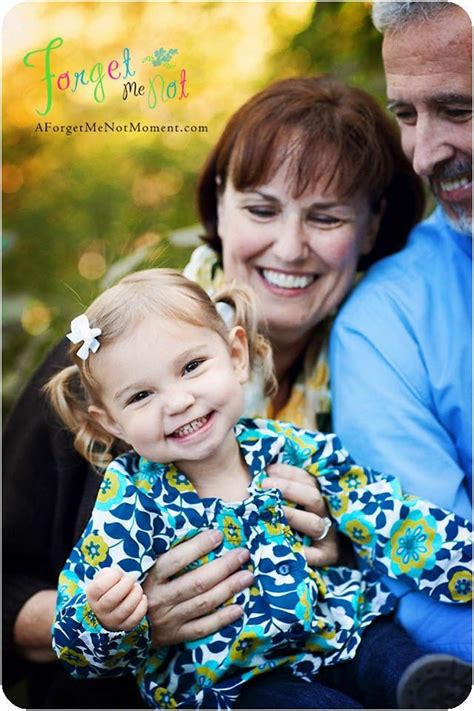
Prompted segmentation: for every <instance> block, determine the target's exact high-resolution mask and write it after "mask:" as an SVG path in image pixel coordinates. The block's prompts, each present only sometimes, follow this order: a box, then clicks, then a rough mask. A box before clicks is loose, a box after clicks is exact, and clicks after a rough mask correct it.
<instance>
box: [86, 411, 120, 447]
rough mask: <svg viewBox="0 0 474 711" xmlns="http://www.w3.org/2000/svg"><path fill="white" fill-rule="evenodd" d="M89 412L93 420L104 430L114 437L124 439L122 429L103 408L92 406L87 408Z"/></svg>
mask: <svg viewBox="0 0 474 711" xmlns="http://www.w3.org/2000/svg"><path fill="white" fill-rule="evenodd" d="M87 411H88V413H89V415H90V416H91V417H92V419H93V420H95V421H96V422H97V424H98V425H100V426H101V427H102V429H103V430H105V431H106V432H108V433H109V434H111V435H112V436H113V437H117V438H118V439H124V437H123V430H122V428H121V427H120V425H119V424H118V423H117V422H115V420H113V419H112V418H111V417H110V416H109V415H108V414H107V412H106V411H105V410H103V409H102V408H101V407H97V406H96V405H90V406H89V407H88V408H87Z"/></svg>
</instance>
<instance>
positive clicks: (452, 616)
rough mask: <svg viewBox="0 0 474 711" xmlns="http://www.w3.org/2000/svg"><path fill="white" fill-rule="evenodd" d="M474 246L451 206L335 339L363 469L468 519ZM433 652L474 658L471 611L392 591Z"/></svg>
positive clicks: (364, 290) (340, 388)
mask: <svg viewBox="0 0 474 711" xmlns="http://www.w3.org/2000/svg"><path fill="white" fill-rule="evenodd" d="M471 276H472V241H471V238H470V237H469V236H467V235H464V234H461V233H458V232H456V231H455V230H454V229H453V228H452V227H451V226H450V224H449V223H448V222H447V220H446V217H445V215H444V213H443V211H442V209H441V208H440V207H438V208H437V209H436V210H435V211H434V213H433V214H432V215H431V216H430V217H429V218H428V219H427V220H425V221H424V222H422V223H421V224H420V225H418V226H417V227H415V229H414V230H413V231H412V233H411V235H410V238H409V241H408V244H407V246H406V247H405V248H404V249H403V250H402V251H401V252H399V253H398V254H395V255H393V256H392V257H388V258H387V259H384V260H383V261H381V262H379V263H378V264H376V265H374V266H373V267H372V268H371V269H370V270H369V272H368V274H367V275H366V276H365V278H364V279H363V280H362V282H361V283H360V285H359V286H358V287H357V288H356V289H355V290H354V292H353V293H352V295H351V296H350V298H349V299H348V301H347V303H346V304H345V305H344V307H343V308H342V309H341V311H340V313H339V316H338V317H337V319H336V322H335V325H334V328H333V331H332V335H331V351H330V358H331V374H332V383H331V392H332V397H333V418H334V430H335V432H337V433H338V435H339V436H340V437H341V439H342V441H343V444H344V445H345V447H346V448H347V449H348V450H349V451H350V452H351V454H352V455H353V457H354V458H355V459H356V461H358V462H360V463H361V464H363V465H368V466H371V467H374V468H375V469H378V470H379V471H381V472H384V473H393V474H395V475H396V476H398V477H399V478H400V480H401V481H402V484H403V486H404V489H405V491H406V492H412V493H414V494H418V495H419V496H423V497H424V498H426V499H429V500H431V501H432V502H433V503H436V504H438V505H440V506H443V507H445V508H448V509H450V510H452V511H454V512H456V513H457V514H459V515H461V516H463V517H464V518H470V517H471V508H472V503H471V502H472V496H471V491H472V410H471V396H472V367H471V366H472V281H471ZM390 587H391V588H392V590H394V592H397V593H398V594H400V595H401V596H402V597H401V600H400V605H399V610H398V619H399V621H400V622H401V624H403V626H404V627H405V628H406V629H407V630H408V631H409V632H410V634H411V635H412V636H413V637H414V638H415V639H416V640H417V641H418V642H419V643H420V644H421V645H422V646H423V647H424V648H425V649H426V650H431V651H443V652H447V653H451V654H455V655H457V656H459V657H462V658H463V659H466V660H469V661H471V659H472V649H471V608H470V606H468V605H466V606H463V605H462V606H459V605H458V606H449V605H447V604H444V603H439V602H435V601H433V600H430V598H428V597H427V596H426V595H424V594H422V593H418V592H412V591H410V590H409V589H408V588H407V587H406V586H404V585H403V586H402V585H401V584H400V583H391V584H390Z"/></svg>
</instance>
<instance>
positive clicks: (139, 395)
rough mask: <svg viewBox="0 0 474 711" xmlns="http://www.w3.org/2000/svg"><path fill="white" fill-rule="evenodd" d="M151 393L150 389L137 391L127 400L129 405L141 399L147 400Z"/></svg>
mask: <svg viewBox="0 0 474 711" xmlns="http://www.w3.org/2000/svg"><path fill="white" fill-rule="evenodd" d="M149 395H150V391H149V390H140V392H139V393H135V395H132V397H131V398H130V400H129V401H128V402H127V405H132V404H133V403H134V402H140V401H141V400H145V399H146V398H147V397H148V396H149Z"/></svg>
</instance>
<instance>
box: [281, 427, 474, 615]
mask: <svg viewBox="0 0 474 711" xmlns="http://www.w3.org/2000/svg"><path fill="white" fill-rule="evenodd" d="M278 431H280V432H282V433H283V434H284V435H285V438H286V445H285V452H284V455H283V457H282V458H281V461H282V462H284V463H288V464H293V465H294V466H299V467H302V468H304V469H305V470H306V471H307V472H308V473H309V474H312V475H313V476H315V477H316V478H317V480H318V484H319V488H320V490H321V493H322V495H323V497H324V499H325V501H326V503H327V505H328V508H329V511H330V514H331V517H332V518H333V520H334V522H335V523H336V526H337V529H338V530H339V531H340V532H341V533H343V534H345V535H346V536H348V538H349V539H350V540H351V541H352V543H353V544H354V548H355V551H356V553H357V554H358V555H359V556H360V559H361V564H362V565H363V566H364V565H369V566H370V567H371V568H372V569H373V570H374V571H375V572H376V573H377V574H378V575H380V576H382V575H388V576H389V577H391V578H394V579H397V580H400V581H403V582H405V583H408V585H409V586H410V587H411V588H415V589H418V590H420V591H423V592H425V593H427V594H428V595H430V596H431V597H433V598H435V599H437V600H440V601H441V602H469V601H470V600H471V599H472V573H471V562H472V525H471V524H470V522H469V521H466V520H465V519H463V518H462V517H461V516H457V515H456V514H454V513H451V512H450V511H446V510H444V509H442V508H440V507H438V506H436V505H434V504H432V503H430V502H429V501H425V500H424V499H421V498H419V497H417V496H412V495H408V494H405V493H404V492H403V490H402V487H401V485H400V482H399V480H398V479H397V478H396V477H394V476H391V475H389V474H387V475H384V474H379V473H378V472H376V471H374V470H373V469H369V468H366V467H361V466H358V465H357V464H356V463H355V462H354V460H353V459H352V457H351V456H350V455H349V454H348V452H347V451H346V450H345V449H343V448H342V446H341V443H340V441H339V439H338V437H337V436H336V435H334V434H330V435H324V434H322V433H314V432H309V431H305V430H299V429H298V428H296V427H294V426H293V425H290V424H286V423H285V424H280V425H279V426H278Z"/></svg>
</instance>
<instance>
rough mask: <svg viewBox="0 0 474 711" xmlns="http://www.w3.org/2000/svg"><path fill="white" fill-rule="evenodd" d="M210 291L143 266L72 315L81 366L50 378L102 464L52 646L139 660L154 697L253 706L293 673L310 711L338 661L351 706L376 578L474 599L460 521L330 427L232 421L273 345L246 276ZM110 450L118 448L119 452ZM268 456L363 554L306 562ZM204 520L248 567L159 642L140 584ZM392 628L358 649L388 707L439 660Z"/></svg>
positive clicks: (107, 661)
mask: <svg viewBox="0 0 474 711" xmlns="http://www.w3.org/2000/svg"><path fill="white" fill-rule="evenodd" d="M215 302H216V303H214V302H213V301H212V300H211V299H210V298H209V297H208V296H207V294H206V293H205V292H204V291H203V290H202V289H201V288H200V287H199V286H198V285H196V284H195V283H193V282H191V281H188V280H187V279H186V278H185V277H183V276H181V275H180V274H178V273H176V272H173V271H171V270H164V269H150V270H146V271H143V272H138V273H135V274H132V275H129V276H127V277H126V278H124V279H123V280H122V281H121V282H119V284H118V285H116V286H115V287H113V288H111V289H109V290H108V291H106V292H105V293H104V294H102V295H101V296H100V297H99V298H98V299H97V300H96V301H95V302H94V303H93V304H92V305H91V306H90V308H89V309H88V310H87V313H86V314H83V315H81V316H79V317H78V318H76V319H74V320H73V321H72V324H71V333H69V334H68V338H69V339H70V340H71V341H72V342H73V344H74V345H73V346H72V350H71V356H72V359H73V361H74V364H73V365H71V366H70V367H68V368H66V369H64V370H63V371H61V372H59V373H58V374H57V375H56V376H55V377H54V378H53V379H52V380H51V381H50V382H49V384H48V386H47V389H48V392H49V394H50V396H51V398H52V401H53V403H54V405H55V408H56V410H57V411H58V413H59V414H60V416H61V417H62V419H63V420H64V422H65V423H66V424H67V426H68V427H70V428H71V430H72V431H73V432H74V433H75V446H76V448H77V449H78V451H79V452H80V453H81V454H83V455H84V456H86V457H87V458H88V459H89V461H90V462H92V463H93V464H95V465H96V466H97V467H98V468H104V467H105V466H107V468H106V471H105V474H104V477H103V482H102V485H101V487H100V491H99V494H98V498H97V501H96V504H95V507H94V510H93V513H92V517H91V519H90V521H89V523H88V524H87V526H86V529H85V531H84V533H83V535H82V537H81V538H80V540H79V542H78V543H77V545H76V546H75V548H74V550H73V551H72V553H71V555H70V557H69V559H68V561H67V562H66V564H65V566H64V569H63V571H62V573H61V575H60V579H59V591H58V603H57V615H56V621H55V624H54V629H53V646H54V649H55V651H56V653H57V655H58V656H59V658H60V659H61V660H62V661H63V662H64V663H65V665H66V667H67V668H68V670H69V671H70V672H71V673H72V674H74V675H75V676H77V677H96V676H101V675H111V676H114V675H115V676H118V675H120V674H121V673H123V672H124V670H132V671H133V672H134V673H135V674H136V677H137V681H138V683H139V685H140V688H141V692H142V695H143V698H144V699H145V700H146V702H147V703H148V704H149V705H150V706H151V707H158V708H175V707H187V708H202V707H204V708H224V709H226V708H232V707H239V706H240V707H243V706H247V707H248V706H249V705H251V707H253V708H259V707H264V706H269V702H268V700H267V699H265V692H264V687H265V688H266V689H267V691H268V690H270V691H271V694H272V696H273V699H274V703H275V704H276V705H273V708H281V707H283V706H282V705H280V704H283V703H284V702H283V701H278V699H284V698H285V697H284V694H285V688H286V689H287V692H286V693H287V695H286V704H285V705H286V707H288V708H307V707H311V706H312V704H311V703H310V702H308V699H310V698H311V689H312V687H313V685H314V684H317V683H320V682H319V681H318V679H319V680H321V679H323V680H324V681H325V682H327V683H328V684H329V685H330V678H331V671H332V670H333V669H335V665H336V666H337V668H338V674H339V676H338V679H337V682H334V683H337V685H338V688H342V687H344V677H347V679H350V680H351V681H350V683H351V684H352V683H354V688H353V697H352V698H350V697H344V698H345V699H346V703H345V706H344V707H346V708H360V704H359V703H358V701H356V699H359V700H363V691H361V690H360V689H359V690H358V689H357V684H356V682H353V678H355V677H353V676H351V674H352V672H351V669H352V667H351V666H350V665H351V664H352V663H351V662H349V661H348V660H351V659H353V658H354V659H355V661H357V660H358V659H360V655H361V653H362V650H363V646H364V641H362V642H361V640H362V638H363V640H367V639H370V634H371V630H372V629H377V625H379V624H380V623H379V622H375V623H374V624H373V625H371V623H372V622H373V621H374V619H375V618H376V617H378V616H381V615H387V614H388V613H390V612H391V611H392V610H393V606H394V603H393V598H392V596H391V594H390V593H389V592H388V591H387V590H386V589H384V588H383V586H382V584H381V582H380V580H379V576H380V575H381V574H389V575H391V576H392V577H397V578H399V579H400V580H405V581H409V582H410V583H411V584H412V585H413V586H416V587H418V588H419V589H421V590H425V591H427V592H429V594H431V595H433V596H435V597H436V598H437V599H440V600H443V601H446V602H448V601H454V602H466V601H468V599H470V573H469V561H470V529H469V524H467V523H466V522H465V521H464V520H463V519H461V518H459V517H457V516H455V515H454V514H452V513H448V512H445V511H442V510H441V509H439V508H438V507H435V506H433V505H431V504H430V503H428V502H424V501H422V500H420V499H418V498H415V497H413V496H405V495H404V494H403V493H402V492H401V490H400V485H399V483H398V481H397V480H396V479H395V478H394V477H392V476H381V475H379V474H376V473H374V472H372V471H370V470H369V469H364V468H362V467H359V466H356V465H355V463H354V462H353V461H352V459H351V458H350V457H349V455H348V454H347V452H345V451H344V450H343V449H342V448H341V446H340V443H339V442H338V440H337V438H336V437H335V436H334V435H323V434H321V433H313V432H308V431H305V430H301V429H297V428H296V427H294V426H292V425H291V424H286V423H280V422H274V421H270V420H250V419H241V415H242V412H243V409H244V388H243V386H244V384H245V383H246V382H247V381H248V380H249V378H250V375H251V372H252V371H253V372H255V371H256V370H257V371H258V374H259V376H260V377H263V380H264V382H265V384H266V388H267V390H268V391H270V390H271V388H272V385H273V375H272V362H271V352H270V348H269V346H268V344H267V342H266V340H265V339H264V338H263V336H262V335H261V333H260V331H259V329H258V321H257V313H256V308H255V305H254V303H253V301H252V299H251V297H250V295H249V293H248V292H247V291H244V290H242V289H238V288H236V287H229V288H228V289H227V290H226V291H224V292H222V293H221V294H220V295H219V294H218V295H217V296H216V297H215ZM112 451H114V453H115V454H117V453H120V451H122V452H123V453H122V455H121V456H118V457H117V458H115V459H113V461H111V460H112V458H113V456H112ZM273 463H287V464H292V465H295V466H298V467H302V468H304V469H305V470H306V471H307V472H309V473H310V474H311V475H313V476H315V477H317V480H318V485H319V487H320V490H321V492H322V493H323V495H324V497H325V500H326V503H327V505H328V507H329V510H330V513H331V517H332V519H333V521H335V522H336V523H337V526H338V528H339V530H340V531H341V532H342V533H344V534H345V535H346V536H348V537H349V538H350V539H351V541H352V542H353V544H354V547H355V550H356V552H357V554H358V561H359V567H358V569H351V568H347V567H342V566H338V567H328V568H324V569H320V570H313V569H311V568H309V567H308V566H307V564H306V561H305V556H304V550H303V543H304V541H302V540H301V539H300V538H299V536H298V535H297V534H296V533H294V532H293V531H292V530H291V528H290V527H289V526H288V523H287V521H286V518H285V513H284V505H285V502H284V501H283V500H282V497H281V495H280V493H279V491H278V490H277V489H275V488H271V487H268V486H265V484H264V481H265V478H266V473H265V470H266V467H267V466H269V465H270V464H273ZM327 524H328V525H330V520H329V519H328V521H327ZM206 528H208V529H216V530H218V531H220V532H221V534H223V542H222V545H221V546H220V547H219V548H217V549H216V551H215V552H214V553H213V554H211V555H210V556H208V557H207V558H206V559H209V557H211V556H220V555H222V553H223V552H225V549H229V548H232V547H243V548H247V549H248V550H249V551H250V563H249V564H248V567H249V570H250V571H251V573H252V574H253V576H254V582H253V584H252V585H251V587H250V588H248V589H247V590H245V591H243V592H241V593H239V594H238V595H237V596H236V597H235V599H234V600H233V602H234V603H235V604H238V605H240V606H241V607H242V610H243V615H242V617H241V618H240V619H238V620H237V621H236V622H233V623H232V624H229V625H228V626H227V627H225V628H224V629H222V630H220V631H219V632H218V633H216V634H214V635H212V636H209V637H207V638H204V639H201V640H199V641H198V642H189V643H184V644H178V645H176V646H173V647H166V648H159V649H157V648H154V647H153V646H152V644H151V635H150V629H149V624H148V621H147V617H146V611H147V600H146V596H145V595H144V593H143V589H142V587H141V584H140V583H141V582H143V580H144V578H145V577H146V573H147V571H148V570H149V569H150V568H151V566H153V564H154V562H155V560H156V558H157V556H159V555H160V554H162V553H163V552H165V551H166V550H168V549H169V548H170V547H171V546H174V545H176V544H177V543H179V542H181V541H183V540H184V539H187V538H189V537H191V536H194V535H196V534H197V533H198V532H199V531H202V530H203V529H206ZM202 562H204V561H201V563H202ZM369 625H370V627H369V628H368V630H365V628H367V627H368V626H369ZM385 625H386V628H385V627H384V628H381V627H379V628H378V629H379V630H380V629H384V630H385V632H386V633H385V634H384V635H380V634H379V635H378V637H377V639H378V641H377V649H376V650H373V651H372V653H371V655H369V656H371V657H374V658H375V659H377V660H378V662H379V668H380V669H379V671H377V673H376V674H372V677H373V678H371V679H366V680H365V683H366V684H367V685H371V686H372V687H374V685H377V684H379V685H381V686H382V687H383V689H382V691H381V692H380V693H381V694H382V696H381V697H380V699H379V704H378V705H379V707H381V708H383V707H393V706H394V705H395V703H396V699H395V694H396V689H397V686H398V693H399V703H402V702H403V703H406V698H407V696H406V695H407V694H409V693H410V684H413V683H414V682H413V679H414V678H415V677H414V675H413V673H412V672H411V671H410V670H411V669H413V668H414V669H415V670H417V671H416V674H417V677H416V678H419V677H420V673H421V674H424V675H425V676H426V675H428V676H429V675H431V676H435V674H436V672H437V671H438V670H439V669H438V668H439V665H440V664H441V663H444V664H445V665H446V664H447V663H448V661H447V660H446V659H444V660H441V659H439V658H438V657H435V658H432V657H429V658H425V657H422V653H421V652H420V651H419V650H418V648H417V647H416V646H414V645H413V643H412V642H411V640H410V639H409V638H408V637H407V636H406V635H405V634H404V633H403V632H402V631H401V630H399V628H397V627H396V626H395V625H394V624H392V623H390V622H386V623H385ZM382 638H384V639H385V652H384V651H383V649H382V647H383V645H382V643H381V642H380V639H382ZM366 644H368V642H367V643H366ZM381 645H382V646H381ZM366 656H367V655H366ZM420 658H421V659H420ZM340 662H341V663H342V662H344V663H345V664H344V665H343V664H341V665H339V663H340ZM450 663H451V662H450ZM281 667H283V668H284V669H280V668H281ZM409 667H410V668H409ZM389 669H390V674H388V672H387V670H389ZM407 669H408V670H407ZM275 670H276V671H275ZM346 670H347V673H346ZM420 670H421V672H420ZM402 675H403V676H402ZM400 677H402V681H401V682H399V680H400ZM260 680H262V681H265V682H266V684H265V685H264V687H262V685H261V684H260V686H259V683H260ZM295 684H297V687H296V688H297V691H296V692H295V691H294V689H295ZM262 689H263V691H262ZM290 690H291V697H290V696H289V695H290ZM400 694H401V697H400ZM404 695H405V696H404ZM341 697H343V695H342V694H341ZM400 699H401V700H400ZM403 699H405V701H403ZM260 703H261V704H262V706H259V704H260ZM438 703H439V700H438ZM384 704H385V705H384ZM439 707H440V706H439V705H438V706H437V708H439Z"/></svg>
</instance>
